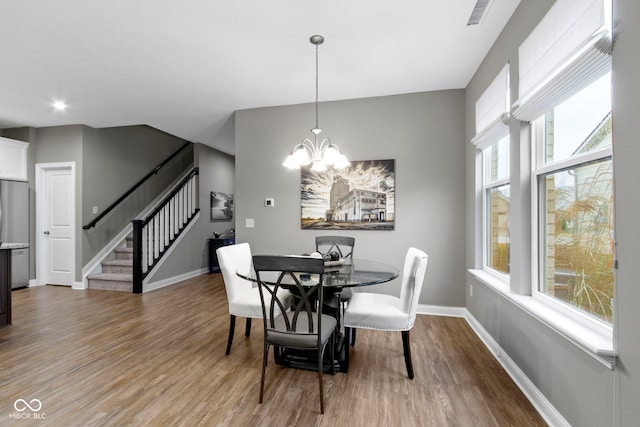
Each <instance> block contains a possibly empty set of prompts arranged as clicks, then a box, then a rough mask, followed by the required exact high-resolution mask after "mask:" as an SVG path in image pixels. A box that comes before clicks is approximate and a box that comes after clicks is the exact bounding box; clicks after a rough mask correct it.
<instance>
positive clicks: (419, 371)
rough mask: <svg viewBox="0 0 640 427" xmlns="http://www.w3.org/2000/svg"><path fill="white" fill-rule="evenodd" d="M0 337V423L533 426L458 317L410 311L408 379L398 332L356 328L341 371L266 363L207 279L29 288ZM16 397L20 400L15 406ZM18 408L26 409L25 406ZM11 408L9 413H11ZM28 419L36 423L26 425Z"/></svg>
mask: <svg viewBox="0 0 640 427" xmlns="http://www.w3.org/2000/svg"><path fill="white" fill-rule="evenodd" d="M12 295H13V325H11V326H7V327H2V328H0V426H20V427H22V426H44V425H47V426H64V427H70V426H83V427H85V426H221V425H225V426H286V425H291V426H327V427H329V426H331V427H334V426H349V427H355V426H403V427H406V426H538V425H545V423H544V421H543V420H542V418H541V417H540V416H539V415H538V413H537V412H536V411H535V409H534V408H533V406H532V405H531V404H530V403H529V401H528V400H527V399H526V398H525V397H524V395H523V394H522V392H521V391H520V390H519V389H518V387H517V386H516V385H515V384H514V383H513V382H512V380H511V379H510V377H509V376H508V375H507V374H506V372H505V371H504V370H503V369H502V368H501V367H500V365H499V364H498V363H497V362H496V361H495V359H494V358H493V357H492V355H491V354H490V353H489V351H488V350H487V349H486V348H485V347H484V346H483V344H482V343H481V341H480V340H479V339H478V338H477V337H476V335H475V334H474V333H473V331H472V330H471V328H470V327H469V326H468V325H467V323H466V321H465V320H464V319H459V318H446V317H436V316H423V315H419V316H418V319H417V321H416V325H415V327H414V328H413V330H412V331H411V338H412V353H413V364H414V371H415V379H414V380H410V379H408V378H407V374H406V369H405V365H404V359H403V356H402V339H401V334H400V333H389V332H377V331H368V330H359V331H358V335H357V342H356V346H355V348H353V349H352V352H351V364H350V369H349V372H348V373H347V374H344V373H338V374H336V375H329V374H326V375H325V376H324V381H325V383H324V385H325V413H324V415H321V414H320V413H319V410H320V408H319V402H318V382H317V373H315V372H311V371H303V370H297V369H291V368H280V367H278V366H276V365H274V363H273V362H272V358H271V360H270V364H269V366H268V368H267V377H266V390H265V402H264V403H263V404H259V403H258V394H259V386H260V367H261V360H262V322H261V321H259V320H254V321H253V327H252V331H251V337H250V338H245V336H244V319H239V322H238V323H237V325H236V334H235V340H234V343H233V347H232V349H231V354H230V355H229V356H225V354H224V353H225V346H226V341H227V332H228V322H229V316H228V311H227V302H226V297H225V291H224V285H223V282H222V278H221V276H220V274H210V275H203V276H199V277H196V278H194V279H190V280H187V281H184V282H182V283H180V284H176V285H173V286H170V287H167V288H163V289H159V290H156V291H153V292H149V293H147V294H143V295H133V294H129V293H124V292H116V291H102V290H72V289H70V288H64V287H57V286H43V287H36V288H29V289H23V290H17V291H14V292H13V294H12ZM20 399H22V400H20ZM34 399H37V400H38V401H39V402H40V406H41V407H40V409H39V410H38V411H37V412H36V411H31V410H30V409H29V408H27V407H26V406H25V405H24V402H27V403H30V404H31V407H32V408H33V409H37V407H38V401H35V400H34ZM16 408H17V409H16ZM36 418H37V419H36Z"/></svg>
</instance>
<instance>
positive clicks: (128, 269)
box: [87, 236, 133, 292]
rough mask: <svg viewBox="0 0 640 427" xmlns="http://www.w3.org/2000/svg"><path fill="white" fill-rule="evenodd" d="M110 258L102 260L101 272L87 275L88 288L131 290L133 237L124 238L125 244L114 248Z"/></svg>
mask: <svg viewBox="0 0 640 427" xmlns="http://www.w3.org/2000/svg"><path fill="white" fill-rule="evenodd" d="M110 258H112V259H110V260H107V261H103V262H102V273H97V274H91V275H89V276H87V280H88V282H89V289H102V290H106V291H125V292H132V290H133V238H132V237H130V236H129V237H127V238H126V246H125V247H123V248H116V249H115V250H114V251H113V256H112V257H110Z"/></svg>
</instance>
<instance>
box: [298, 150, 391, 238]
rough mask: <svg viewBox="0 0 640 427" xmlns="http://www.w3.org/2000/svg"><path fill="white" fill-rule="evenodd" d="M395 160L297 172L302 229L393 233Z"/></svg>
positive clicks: (360, 162) (307, 169)
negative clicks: (339, 168) (299, 183)
mask: <svg viewBox="0 0 640 427" xmlns="http://www.w3.org/2000/svg"><path fill="white" fill-rule="evenodd" d="M395 189H396V184H395V160H360V161H352V162H351V166H349V167H348V168H345V169H342V170H333V169H330V170H327V171H324V172H314V171H312V170H311V168H310V167H305V168H302V169H301V194H300V200H301V212H302V215H301V222H300V224H301V227H302V229H303V230H393V229H394V225H395V223H394V221H395Z"/></svg>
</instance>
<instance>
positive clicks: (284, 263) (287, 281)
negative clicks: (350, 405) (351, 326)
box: [253, 255, 337, 414]
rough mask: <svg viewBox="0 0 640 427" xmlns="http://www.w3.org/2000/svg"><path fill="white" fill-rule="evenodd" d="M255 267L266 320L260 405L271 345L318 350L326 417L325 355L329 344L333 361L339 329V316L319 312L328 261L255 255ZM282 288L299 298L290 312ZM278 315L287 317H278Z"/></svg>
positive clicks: (321, 403)
mask: <svg viewBox="0 0 640 427" xmlns="http://www.w3.org/2000/svg"><path fill="white" fill-rule="evenodd" d="M253 267H254V270H255V272H256V279H257V281H258V289H259V291H260V298H261V301H262V314H263V320H264V322H263V325H264V352H263V360H262V376H261V379H260V403H262V399H263V395H264V380H265V370H266V367H267V359H268V354H269V346H271V345H273V346H274V351H275V349H276V348H278V349H280V351H282V352H283V353H286V351H287V349H300V350H309V351H313V350H316V351H317V359H318V383H319V387H320V413H322V414H324V386H323V370H324V366H323V365H324V362H323V359H324V352H325V349H326V347H327V345H329V348H330V350H331V360H332V361H333V359H334V354H333V353H334V347H335V346H334V340H333V338H334V332H335V330H336V326H337V320H336V318H335V317H333V316H330V315H327V314H322V310H318V307H323V298H324V292H322V280H323V275H324V261H323V260H322V259H320V258H312V257H298V256H273V255H255V256H254V257H253ZM268 272H276V275H277V277H273V276H270V273H268ZM271 274H273V273H271ZM266 277H269V278H268V279H267V278H266ZM282 288H285V289H289V290H291V292H293V293H295V294H296V296H297V297H298V298H297V300H296V301H297V302H296V303H295V304H294V305H292V306H291V307H290V308H289V310H286V306H285V305H284V304H283V302H282V301H281V300H280V298H279V296H278V291H279V290H280V289H282ZM278 312H281V313H283V314H282V315H281V316H277V315H276V313H278ZM331 366H332V372H333V373H335V364H334V363H331Z"/></svg>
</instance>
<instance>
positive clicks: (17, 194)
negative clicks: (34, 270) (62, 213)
mask: <svg viewBox="0 0 640 427" xmlns="http://www.w3.org/2000/svg"><path fill="white" fill-rule="evenodd" d="M0 242H6V243H27V244H28V243H29V184H28V183H26V182H19V181H5V180H0ZM11 273H12V274H11V278H12V280H11V289H15V288H22V287H25V286H29V249H17V250H16V249H14V250H12V251H11Z"/></svg>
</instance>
